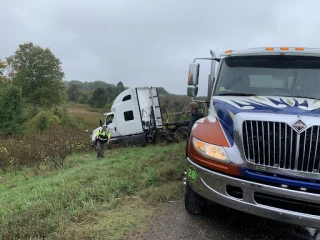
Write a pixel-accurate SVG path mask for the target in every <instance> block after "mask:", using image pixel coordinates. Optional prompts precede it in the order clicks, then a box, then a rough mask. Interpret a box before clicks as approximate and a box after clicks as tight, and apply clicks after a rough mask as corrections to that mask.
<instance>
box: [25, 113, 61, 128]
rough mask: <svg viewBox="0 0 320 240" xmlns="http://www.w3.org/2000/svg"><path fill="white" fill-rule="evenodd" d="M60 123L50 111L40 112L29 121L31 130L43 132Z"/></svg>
mask: <svg viewBox="0 0 320 240" xmlns="http://www.w3.org/2000/svg"><path fill="white" fill-rule="evenodd" d="M59 123H60V119H59V117H58V116H56V115H54V114H53V113H52V112H51V111H41V112H40V113H38V114H37V115H36V116H34V117H33V118H32V119H31V120H30V121H29V124H28V125H29V127H30V129H31V130H40V131H44V130H47V129H49V127H51V126H57V125H58V124H59Z"/></svg>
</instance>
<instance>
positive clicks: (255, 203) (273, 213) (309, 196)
mask: <svg viewBox="0 0 320 240" xmlns="http://www.w3.org/2000/svg"><path fill="white" fill-rule="evenodd" d="M187 161H188V165H189V168H190V167H191V169H193V171H195V172H196V173H195V175H194V176H196V177H194V176H193V177H192V178H189V177H187V182H188V185H189V186H190V187H191V189H192V190H193V191H195V192H196V193H198V194H199V195H200V196H202V197H204V198H206V199H208V200H210V201H212V202H216V203H218V204H221V205H224V206H226V207H230V208H233V209H236V210H239V211H242V212H247V213H250V214H253V215H257V216H260V217H265V218H269V219H273V220H277V221H281V222H286V223H291V224H297V225H302V226H307V227H313V228H319V226H320V214H319V209H320V195H318V194H313V193H308V192H302V191H294V190H290V189H286V188H281V187H274V186H270V185H266V184H260V183H255V182H251V181H248V180H242V179H239V178H235V177H231V176H227V175H224V174H220V173H217V172H214V171H211V170H208V169H206V168H203V167H201V166H199V165H197V164H196V163H194V162H193V161H192V160H191V159H190V158H187ZM187 174H188V173H187ZM230 189H236V192H237V193H239V192H240V194H233V193H231V192H232V191H230ZM261 196H267V198H266V199H269V200H270V199H272V200H273V203H277V201H278V200H277V199H280V200H279V201H283V199H285V200H286V201H287V200H289V201H293V202H295V204H298V205H299V204H300V202H301V203H302V204H303V203H307V204H309V205H311V206H313V207H315V208H316V209H318V210H317V211H315V212H314V213H313V214H318V215H313V214H312V213H311V214H310V211H309V213H305V212H303V211H301V212H300V211H299V210H298V209H297V210H295V209H290V210H288V209H285V208H286V207H284V208H281V207H280V208H279V207H278V206H277V207H275V206H274V204H272V201H271V204H269V203H268V201H263V203H261V201H260V200H261ZM259 197H260V200H259ZM311 212H312V210H311Z"/></svg>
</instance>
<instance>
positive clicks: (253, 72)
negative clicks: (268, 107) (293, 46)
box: [213, 55, 320, 99]
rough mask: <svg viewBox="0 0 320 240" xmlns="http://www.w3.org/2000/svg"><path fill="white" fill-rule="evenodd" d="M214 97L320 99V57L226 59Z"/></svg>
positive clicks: (221, 67)
mask: <svg viewBox="0 0 320 240" xmlns="http://www.w3.org/2000/svg"><path fill="white" fill-rule="evenodd" d="M220 64H221V66H220V74H219V76H218V78H217V84H216V87H215V90H214V93H213V94H214V95H216V96H217V95H218V96H219V95H220V96H222V95H233V96H286V97H302V98H312V99H320V57H311V56H292V55H272V56H269V55H267V56H265V55H263V56H261V55H260V56H245V57H242V56H241V57H240V56H239V57H227V58H225V59H223V60H222V61H221V62H220Z"/></svg>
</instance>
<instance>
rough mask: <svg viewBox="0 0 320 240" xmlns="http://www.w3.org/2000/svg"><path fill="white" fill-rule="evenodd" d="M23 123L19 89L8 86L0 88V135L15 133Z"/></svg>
mask: <svg viewBox="0 0 320 240" xmlns="http://www.w3.org/2000/svg"><path fill="white" fill-rule="evenodd" d="M23 121H24V119H23V103H22V93H21V89H20V88H18V87H16V86H12V85H10V84H8V85H6V86H4V87H2V88H0V133H1V135H3V134H13V133H17V132H18V131H19V129H20V125H21V123H22V122H23Z"/></svg>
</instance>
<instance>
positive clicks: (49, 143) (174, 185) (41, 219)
mask: <svg viewBox="0 0 320 240" xmlns="http://www.w3.org/2000/svg"><path fill="white" fill-rule="evenodd" d="M63 78H64V72H63V69H62V63H61V61H60V60H59V58H57V57H56V56H55V55H54V54H53V53H52V52H51V50H50V49H49V48H42V47H40V46H38V45H35V44H33V43H25V44H22V45H19V47H18V49H17V50H16V51H15V53H14V54H13V55H11V56H9V57H7V58H6V59H5V60H3V61H1V60H0V193H1V194H0V202H1V208H0V229H1V231H0V239H121V237H123V236H124V234H127V233H130V231H132V230H134V229H135V227H137V226H138V224H139V223H140V221H141V220H142V219H144V218H145V217H146V216H147V215H148V214H149V213H151V212H152V210H153V209H154V208H155V207H156V206H157V205H158V204H159V203H162V202H164V201H168V200H171V199H174V198H176V197H177V196H180V195H181V193H182V191H183V184H182V174H183V172H184V154H183V153H184V150H183V148H184V144H183V143H175V144H170V145H165V146H155V145H150V146H147V147H144V148H142V147H139V148H138V147H129V148H119V147H116V146H112V147H111V149H109V150H108V151H107V153H106V158H104V159H99V160H98V159H96V158H95V156H96V155H95V151H94V148H93V147H92V146H91V144H90V141H89V137H90V134H91V132H92V130H94V129H95V128H96V127H98V124H99V119H103V113H105V112H107V111H110V107H111V105H112V102H113V100H114V98H115V97H116V96H117V94H118V93H120V92H121V91H123V90H124V89H126V87H125V86H124V84H123V83H122V82H119V83H118V84H116V85H115V84H109V83H106V82H104V81H95V82H80V81H70V82H68V81H64V80H63ZM159 94H160V95H161V97H160V101H161V107H162V109H164V110H163V117H164V120H166V119H167V116H168V115H167V113H168V112H169V113H170V112H175V111H182V110H183V109H184V110H185V109H186V106H187V105H188V103H189V101H190V99H189V98H188V97H186V96H178V95H173V94H170V93H168V92H167V91H166V90H165V89H163V88H159ZM167 110H168V111H167ZM182 118H184V119H185V118H188V115H186V114H183V115H181V116H179V115H177V116H172V117H171V118H170V121H178V120H182Z"/></svg>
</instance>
